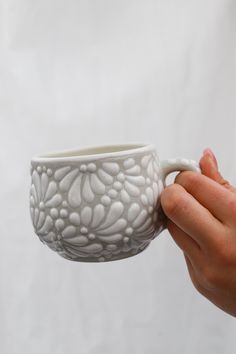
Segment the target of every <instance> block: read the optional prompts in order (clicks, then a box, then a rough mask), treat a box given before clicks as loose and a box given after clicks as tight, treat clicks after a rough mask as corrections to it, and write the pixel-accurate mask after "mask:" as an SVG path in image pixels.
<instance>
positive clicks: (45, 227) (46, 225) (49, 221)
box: [37, 215, 53, 234]
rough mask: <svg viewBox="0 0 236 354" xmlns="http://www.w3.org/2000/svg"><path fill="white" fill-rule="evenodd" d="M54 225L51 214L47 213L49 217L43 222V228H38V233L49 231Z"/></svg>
mask: <svg viewBox="0 0 236 354" xmlns="http://www.w3.org/2000/svg"><path fill="white" fill-rule="evenodd" d="M52 227H53V221H52V218H51V217H50V216H49V215H47V217H46V219H45V221H44V223H43V226H42V227H41V229H39V230H37V233H38V234H45V233H48V232H49V231H50V230H51V228H52Z"/></svg>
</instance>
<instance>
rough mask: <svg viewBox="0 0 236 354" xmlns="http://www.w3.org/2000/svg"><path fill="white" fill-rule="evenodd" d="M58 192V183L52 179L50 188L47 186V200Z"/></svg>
mask: <svg viewBox="0 0 236 354" xmlns="http://www.w3.org/2000/svg"><path fill="white" fill-rule="evenodd" d="M56 192H57V184H56V182H55V181H51V182H50V183H49V185H48V188H47V191H46V194H45V197H44V199H45V201H46V200H48V199H51V198H52V196H53V195H54V194H55V193H56Z"/></svg>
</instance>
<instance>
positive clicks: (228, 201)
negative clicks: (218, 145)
mask: <svg viewBox="0 0 236 354" xmlns="http://www.w3.org/2000/svg"><path fill="white" fill-rule="evenodd" d="M200 167H201V170H202V174H198V173H195V172H191V171H185V172H181V173H179V174H178V176H177V177H176V179H175V183H174V184H172V185H170V186H168V187H166V188H165V190H164V191H163V193H162V195H161V204H162V208H163V210H164V212H165V214H166V216H167V217H168V221H167V228H168V230H169V232H170V234H171V236H172V237H173V239H174V241H175V242H176V244H177V245H178V246H179V247H180V248H181V249H182V250H183V253H184V256H185V260H186V263H187V267H188V271H189V274H190V277H191V280H192V282H193V284H194V286H195V287H196V289H197V290H198V291H199V292H200V293H201V294H202V295H203V296H205V297H206V298H208V299H209V300H210V301H211V302H212V303H214V304H215V305H216V306H218V307H219V308H221V309H222V310H223V311H225V312H227V313H228V314H230V315H232V316H236V189H235V188H234V187H233V186H231V185H230V184H229V182H228V181H226V180H225V179H224V178H223V177H222V176H221V174H220V173H219V171H218V166H217V161H216V159H215V157H214V155H213V153H212V152H211V150H209V149H206V150H205V151H204V154H203V157H202V158H201V160H200Z"/></svg>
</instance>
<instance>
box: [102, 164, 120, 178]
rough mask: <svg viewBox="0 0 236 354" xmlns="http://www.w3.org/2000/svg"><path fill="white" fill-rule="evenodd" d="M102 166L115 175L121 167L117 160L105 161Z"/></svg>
mask: <svg viewBox="0 0 236 354" xmlns="http://www.w3.org/2000/svg"><path fill="white" fill-rule="evenodd" d="M102 167H103V169H104V170H105V171H106V172H107V173H109V174H111V175H113V176H115V175H117V173H118V172H119V171H120V167H119V165H118V163H116V162H103V164H102Z"/></svg>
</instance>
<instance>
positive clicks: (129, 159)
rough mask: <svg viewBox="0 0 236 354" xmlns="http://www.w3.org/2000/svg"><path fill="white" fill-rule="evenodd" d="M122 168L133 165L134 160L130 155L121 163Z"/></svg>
mask: <svg viewBox="0 0 236 354" xmlns="http://www.w3.org/2000/svg"><path fill="white" fill-rule="evenodd" d="M123 165H124V168H126V169H127V168H130V167H133V166H134V165H135V160H134V159H133V158H132V157H129V158H128V159H126V160H125V161H124V163H123Z"/></svg>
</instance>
